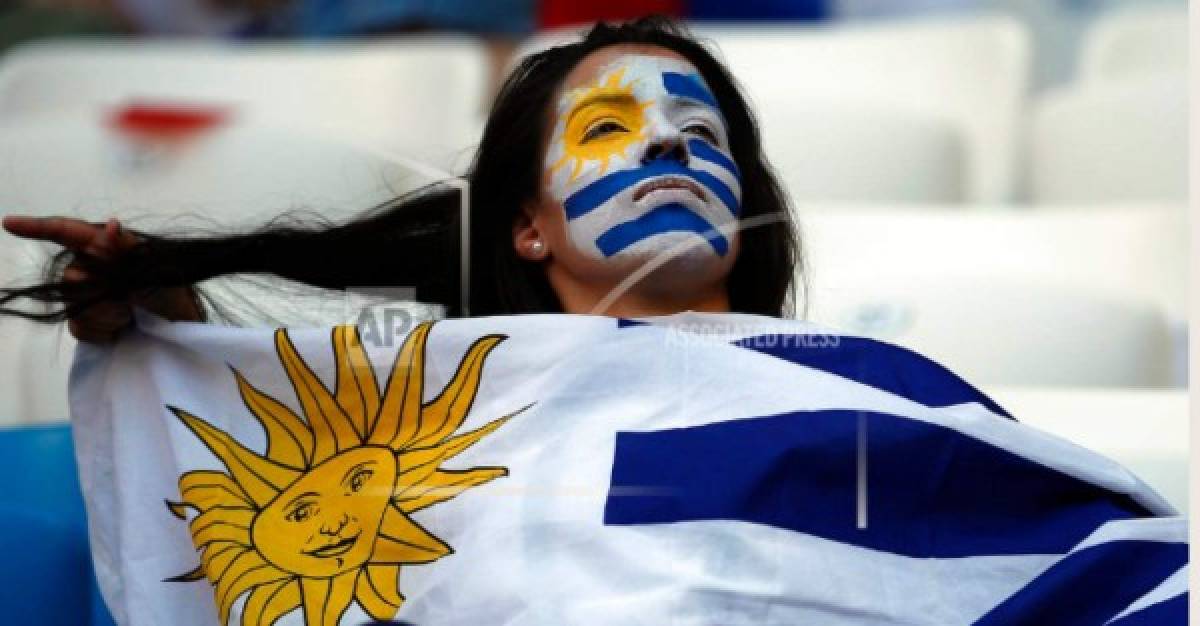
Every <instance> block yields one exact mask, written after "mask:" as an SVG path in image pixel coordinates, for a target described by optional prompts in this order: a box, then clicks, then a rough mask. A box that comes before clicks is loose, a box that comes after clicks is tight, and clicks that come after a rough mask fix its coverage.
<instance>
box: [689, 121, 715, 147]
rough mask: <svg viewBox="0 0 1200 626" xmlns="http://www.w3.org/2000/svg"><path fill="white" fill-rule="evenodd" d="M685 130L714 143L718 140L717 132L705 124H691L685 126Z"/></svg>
mask: <svg viewBox="0 0 1200 626" xmlns="http://www.w3.org/2000/svg"><path fill="white" fill-rule="evenodd" d="M683 132H685V133H695V134H697V135H700V136H701V137H704V138H705V139H707V140H709V141H711V142H713V143H716V142H717V133H715V132H713V130H712V129H711V128H709V127H707V126H705V125H704V124H689V125H687V126H685V127H684V128H683Z"/></svg>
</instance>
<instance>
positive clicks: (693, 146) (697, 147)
mask: <svg viewBox="0 0 1200 626" xmlns="http://www.w3.org/2000/svg"><path fill="white" fill-rule="evenodd" d="M687 145H688V151H689V152H691V153H692V154H693V155H694V156H696V157H697V158H701V159H704V160H705V161H708V162H709V163H715V164H717V165H720V166H721V167H723V168H725V169H727V170H729V173H730V174H733V175H734V176H736V177H738V179H739V180H740V179H741V177H742V173H741V172H740V171H739V170H738V166H737V163H734V162H733V160H732V159H730V158H729V157H727V156H725V155H724V154H721V152H720V151H718V150H717V149H716V148H714V147H712V146H710V145H708V142H706V141H701V140H699V139H689V140H688V142H687Z"/></svg>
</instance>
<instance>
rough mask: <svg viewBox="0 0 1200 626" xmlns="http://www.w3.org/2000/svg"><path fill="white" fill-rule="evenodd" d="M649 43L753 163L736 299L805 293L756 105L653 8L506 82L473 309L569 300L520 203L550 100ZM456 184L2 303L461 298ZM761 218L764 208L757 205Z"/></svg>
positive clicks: (181, 245)
mask: <svg viewBox="0 0 1200 626" xmlns="http://www.w3.org/2000/svg"><path fill="white" fill-rule="evenodd" d="M623 43H637V44H650V45H654V46H659V47H662V48H666V49H669V50H673V51H675V52H677V53H679V54H680V55H682V56H683V57H685V58H686V59H688V60H689V61H690V62H691V63H692V64H693V65H695V66H696V68H697V69H698V70H699V71H700V74H701V75H702V76H703V77H704V80H705V81H706V82H707V83H708V85H709V87H710V88H711V89H712V91H713V93H714V95H715V96H716V99H717V103H718V104H719V106H720V109H721V112H722V114H723V115H724V117H725V121H726V123H727V124H728V127H729V137H730V144H731V151H732V153H733V158H734V161H735V162H736V163H737V166H738V168H739V170H740V171H741V175H742V181H741V185H742V194H743V197H742V210H743V212H742V220H743V221H746V220H753V221H752V222H751V224H755V223H759V222H761V225H756V226H753V227H750V228H747V229H745V230H743V231H742V232H741V234H740V236H741V241H742V244H741V251H740V253H739V254H738V258H737V260H736V262H735V264H734V266H733V269H732V271H731V273H730V275H729V277H728V278H727V281H726V284H727V288H728V290H729V301H730V306H731V309H732V310H733V311H736V312H743V313H758V314H763V315H772V316H782V315H785V314H786V313H788V312H789V311H788V307H789V305H790V304H791V303H792V302H793V298H794V297H798V296H794V295H792V293H791V292H792V286H793V284H794V280H795V277H796V275H797V269H798V265H799V263H800V261H799V250H798V242H797V236H796V234H795V227H794V224H793V222H792V218H791V212H790V211H789V209H788V204H787V200H786V196H785V195H784V194H783V192H782V191H781V189H780V187H779V185H778V183H777V182H776V180H775V177H774V175H773V173H772V171H771V169H770V167H769V166H768V165H767V163H766V160H765V159H764V157H763V154H762V149H761V144H760V140H759V132H758V127H757V125H756V124H755V121H754V117H753V115H752V113H751V112H750V110H749V107H748V106H747V104H746V101H745V99H743V97H742V95H741V93H740V92H739V91H738V88H737V86H736V84H735V82H734V80H733V78H732V77H731V76H730V75H729V73H728V71H726V70H725V68H724V67H723V66H722V65H721V64H720V62H718V61H717V60H716V59H715V58H714V57H713V56H712V54H711V53H710V52H709V51H708V50H706V49H705V48H704V46H702V45H701V44H699V43H698V42H697V41H695V40H694V39H693V38H692V37H691V36H690V35H689V34H688V33H687V32H686V30H685V29H684V28H683V27H682V26H681V25H679V24H678V23H676V22H674V21H671V20H669V19H666V18H661V17H647V18H642V19H639V20H635V21H632V22H627V23H623V24H618V25H608V24H597V25H596V26H595V27H594V28H592V29H591V30H590V31H589V32H588V33H587V35H585V36H584V38H583V39H582V40H581V41H578V42H575V43H571V44H567V45H563V46H559V47H555V48H551V49H548V50H545V51H542V52H538V53H536V54H532V55H530V56H528V57H526V58H524V59H522V60H521V61H520V63H519V64H518V65H517V66H516V68H515V69H514V70H513V71H512V73H511V74H510V75H509V76H508V78H507V80H506V81H505V82H504V84H503V86H502V87H501V88H500V90H499V93H498V95H497V96H496V99H495V102H494V104H493V106H492V110H491V114H490V115H489V117H488V121H487V125H486V127H485V128H484V131H483V138H482V141H481V142H480V145H479V149H478V151H477V153H476V155H475V159H474V161H473V163H472V165H471V168H470V171H469V173H468V175H467V180H468V182H469V184H470V192H469V193H470V207H471V210H470V215H469V222H470V236H471V237H470V242H471V244H470V245H471V250H470V293H469V296H468V299H469V306H470V313H471V314H472V315H495V314H509V313H543V312H561V311H562V307H561V305H560V303H559V301H558V298H557V297H556V296H555V294H554V291H553V290H552V289H551V287H550V283H549V281H548V280H547V278H546V275H545V272H544V270H543V268H542V266H541V265H540V264H538V263H533V262H529V261H525V260H523V259H521V258H519V257H518V256H517V254H516V252H515V250H514V249H513V243H512V226H513V223H514V220H516V219H517V217H518V216H519V215H520V212H521V211H522V206H523V205H524V204H525V203H527V202H528V201H530V200H532V199H534V198H536V197H537V195H538V193H539V188H540V184H541V177H542V159H541V143H542V136H543V132H544V130H545V129H546V128H547V127H548V125H549V123H550V114H551V112H552V107H551V106H550V104H551V100H552V98H553V96H554V94H555V92H556V90H557V89H558V87H559V85H561V84H562V82H563V80H564V79H565V77H566V76H567V74H568V73H569V72H570V71H571V69H572V68H574V67H575V66H576V65H577V64H578V63H579V62H580V61H581V60H583V59H584V57H586V56H588V55H589V54H591V53H592V52H595V51H596V50H599V49H601V48H604V47H606V46H611V45H616V44H623ZM456 194H457V191H454V190H451V189H449V188H447V187H445V186H441V185H433V186H430V187H427V188H424V189H421V190H419V191H417V192H414V193H411V194H408V195H405V196H403V197H401V198H398V199H396V200H394V201H392V202H389V203H387V204H385V205H382V206H379V207H376V208H375V209H373V210H371V211H368V212H366V213H364V214H363V215H361V216H359V217H357V218H355V219H354V220H352V221H350V222H347V223H342V224H332V223H329V222H327V221H323V220H309V221H307V222H304V221H301V220H299V219H289V216H286V215H285V216H284V217H282V218H280V219H277V220H274V221H272V222H271V223H269V224H267V225H266V226H264V227H263V228H261V229H258V230H256V231H254V232H250V233H243V234H234V235H222V236H211V235H206V236H162V235H150V234H144V233H143V234H142V235H143V236H142V239H141V241H140V242H139V243H138V244H136V245H135V246H134V247H133V248H132V249H131V250H130V251H129V252H127V253H125V254H123V255H121V256H119V257H118V258H116V259H114V260H112V261H105V262H103V263H100V262H98V261H96V260H94V259H87V258H80V259H73V258H72V255H71V254H70V253H69V252H63V253H60V254H59V255H58V256H57V257H56V259H55V260H54V261H53V262H52V264H51V267H50V268H49V269H48V272H49V274H50V276H48V278H47V282H45V283H43V284H40V285H34V286H30V287H23V288H15V289H6V290H3V291H2V293H3V295H2V296H0V306H4V305H8V304H10V303H12V302H13V301H14V300H16V299H18V298H29V299H32V300H35V301H42V302H48V303H51V304H57V305H61V306H60V308H58V309H55V310H51V311H48V312H35V313H31V312H29V311H28V310H16V309H12V308H0V313H8V314H13V315H21V316H23V317H29V318H32V319H38V320H42V321H59V320H62V319H64V318H67V317H70V316H73V315H75V314H77V313H79V312H81V311H83V310H85V309H86V308H88V307H89V306H91V305H93V304H95V303H97V302H99V301H104V300H108V299H114V298H124V297H128V296H130V295H132V294H145V293H149V292H153V291H154V290H156V289H161V288H167V287H175V286H182V285H194V284H196V283H198V282H200V281H202V280H205V279H207V278H212V277H214V276H220V275H225V274H234V273H267V274H274V275H276V276H280V277H283V278H286V279H290V280H295V281H299V282H302V283H307V284H311V285H316V286H320V287H325V288H331V289H345V288H348V287H354V286H404V287H415V288H416V297H417V299H419V300H421V301H424V302H431V303H441V304H452V303H455V302H457V300H458V294H457V293H456V292H455V290H456V289H457V286H456V284H455V281H453V280H449V279H448V278H447V277H448V276H451V275H454V273H453V272H447V271H445V269H446V265H447V264H455V263H457V259H456V258H447V257H448V256H449V255H447V251H449V250H454V249H456V243H455V242H456V240H457V237H458V236H459V232H460V222H459V204H458V199H457V195H456ZM754 218H758V219H754ZM72 260H75V261H77V262H82V263H84V264H85V265H88V266H89V268H90V269H91V272H90V274H91V276H90V278H89V279H88V280H85V281H82V282H72V283H68V282H63V281H61V280H59V279H56V278H52V277H53V276H58V273H57V270H58V269H59V268H61V267H62V266H63V265H65V264H66V263H68V262H70V261H72Z"/></svg>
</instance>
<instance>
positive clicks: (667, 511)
mask: <svg viewBox="0 0 1200 626" xmlns="http://www.w3.org/2000/svg"><path fill="white" fill-rule="evenodd" d="M860 416H861V417H863V418H865V423H866V432H867V449H866V455H867V477H866V485H867V487H866V489H867V491H866V494H867V507H866V511H867V518H868V523H867V527H866V528H865V529H859V528H857V526H856V513H857V509H856V504H857V491H856V484H857V483H856V478H857V475H856V468H857V455H856V453H857V444H858V430H857V427H858V423H859V419H860ZM1148 515H1150V513H1149V511H1147V510H1146V509H1145V508H1144V507H1142V506H1141V505H1138V504H1137V503H1136V502H1134V501H1133V500H1132V499H1131V498H1129V497H1128V496H1125V495H1121V494H1114V493H1111V492H1108V491H1106V490H1104V489H1102V488H1100V487H1097V486H1095V485H1092V484H1090V483H1087V482H1084V481H1081V480H1078V479H1076V478H1074V477H1071V476H1068V475H1066V474H1063V473H1061V472H1058V471H1056V470H1053V469H1050V468H1047V467H1045V466H1043V465H1041V464H1039V463H1036V462H1034V461H1030V460H1028V459H1025V458H1023V457H1020V456H1017V455H1015V454H1012V453H1011V452H1008V451H1006V450H1003V449H1001V448H998V447H995V446H992V445H990V444H987V443H984V442H981V441H979V440H977V439H974V438H971V437H968V436H966V435H964V434H962V433H960V432H957V431H954V430H951V429H948V428H944V427H942V426H939V425H937V424H931V423H926V422H921V421H917V420H912V419H907V418H901V417H896V416H893V415H886V414H881V413H869V412H858V411H845V410H837V411H814V412H795V413H786V414H782V415H777V416H771V417H756V418H748V419H740V420H733V421H726V422H716V423H712V424H705V425H702V426H694V427H690V428H680V429H673V430H662V431H652V432H620V433H618V434H617V436H616V450H615V455H614V459H613V470H612V484H611V489H610V491H609V494H608V498H607V500H606V502H605V509H604V523H605V524H611V525H632V524H665V523H671V522H682V521H690V520H741V521H746V522H754V523H758V524H766V525H770V526H775V527H778V528H784V529H790V530H794V531H798V532H802V533H808V534H811V535H816V536H818V537H824V538H826V539H831V540H834V541H840V542H844V543H848V544H852V545H856V546H861V547H864V548H872V549H876V550H883V551H887V552H893V553H896V554H902V555H906V556H912V557H946V558H948V557H963V556H977V555H1001V554H1053V553H1062V552H1066V551H1068V550H1069V549H1070V548H1071V547H1072V546H1074V545H1075V544H1077V543H1078V542H1079V541H1080V540H1082V539H1083V538H1084V537H1086V536H1087V535H1088V534H1090V533H1091V532H1092V531H1093V530H1095V529H1096V528H1097V527H1098V526H1100V525H1101V524H1103V523H1105V522H1107V521H1110V520H1114V519H1126V518H1131V517H1142V516H1148Z"/></svg>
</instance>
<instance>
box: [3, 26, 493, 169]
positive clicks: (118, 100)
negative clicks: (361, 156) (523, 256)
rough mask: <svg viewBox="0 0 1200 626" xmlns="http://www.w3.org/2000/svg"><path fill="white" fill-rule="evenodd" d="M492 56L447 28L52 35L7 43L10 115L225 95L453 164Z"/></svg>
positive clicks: (274, 115)
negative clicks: (291, 37)
mask: <svg viewBox="0 0 1200 626" xmlns="http://www.w3.org/2000/svg"><path fill="white" fill-rule="evenodd" d="M487 63H488V62H487V58H486V52H485V51H484V49H483V46H482V44H480V43H479V42H478V41H476V40H474V39H471V38H467V37H458V36H449V35H427V36H410V37H405V38H403V39H395V40H385V41H372V42H367V43H364V42H353V43H321V44H313V43H239V44H230V43H220V42H205V41H198V40H147V39H89V40H69V41H68V40H63V41H55V40H51V41H44V42H37V43H33V44H27V45H25V46H22V47H19V48H16V49H14V50H13V51H10V52H8V53H7V54H6V55H5V57H4V59H3V62H2V63H0V120H3V119H12V118H13V116H29V115H45V114H57V113H62V112H64V111H75V112H82V113H84V114H92V115H103V114H105V113H107V112H109V111H112V110H113V109H114V108H116V107H121V106H124V105H126V104H128V103H130V102H150V103H162V102H166V103H176V104H185V105H186V104H193V105H199V106H216V107H226V108H230V109H231V110H232V111H233V112H234V113H235V114H236V115H239V116H243V117H247V118H250V119H252V120H254V121H256V122H258V123H264V122H269V123H273V124H277V125H282V126H292V127H298V128H301V129H305V130H308V131H310V132H315V131H324V132H327V133H331V134H334V135H336V136H339V137H348V138H352V139H356V140H360V141H367V142H370V143H372V144H373V145H376V146H379V147H381V148H385V149H389V150H395V151H399V152H401V153H403V154H407V155H409V156H412V157H415V158H418V159H419V160H422V161H424V162H430V163H436V164H438V165H442V166H445V165H447V164H449V163H453V162H457V161H461V155H460V152H461V151H462V150H464V149H468V148H470V147H471V146H472V144H473V143H475V142H476V141H477V139H476V137H475V136H474V133H475V132H476V131H477V130H478V128H479V124H478V120H479V119H480V118H482V117H483V115H485V113H486V109H487V107H488V95H487V80H488V79H487V75H486V74H487V68H488V65H487Z"/></svg>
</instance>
